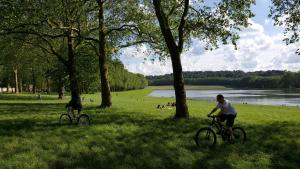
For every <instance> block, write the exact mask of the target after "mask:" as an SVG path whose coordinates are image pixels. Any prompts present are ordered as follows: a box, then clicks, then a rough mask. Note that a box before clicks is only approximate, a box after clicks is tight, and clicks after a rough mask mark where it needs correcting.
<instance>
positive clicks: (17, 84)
mask: <svg viewBox="0 0 300 169" xmlns="http://www.w3.org/2000/svg"><path fill="white" fill-rule="evenodd" d="M14 73H15V93H16V94H18V93H19V82H18V69H17V68H16V69H14Z"/></svg>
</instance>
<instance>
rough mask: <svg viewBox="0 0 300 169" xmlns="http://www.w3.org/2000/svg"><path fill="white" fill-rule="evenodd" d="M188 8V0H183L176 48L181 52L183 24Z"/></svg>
mask: <svg viewBox="0 0 300 169" xmlns="http://www.w3.org/2000/svg"><path fill="white" fill-rule="evenodd" d="M188 10H189V0H184V10H183V14H182V16H181V20H180V24H179V27H178V48H179V51H180V52H182V49H183V43H184V26H185V19H186V16H187V14H188Z"/></svg>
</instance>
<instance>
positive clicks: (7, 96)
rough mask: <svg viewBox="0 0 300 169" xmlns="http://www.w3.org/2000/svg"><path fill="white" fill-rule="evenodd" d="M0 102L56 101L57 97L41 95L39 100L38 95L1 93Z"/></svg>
mask: <svg viewBox="0 0 300 169" xmlns="http://www.w3.org/2000/svg"><path fill="white" fill-rule="evenodd" d="M0 100H26V101H28V100H30V101H33V100H37V101H38V100H58V96H56V95H41V98H39V95H38V94H36V95H22V94H20V95H17V94H8V93H5V94H3V93H1V94H0Z"/></svg>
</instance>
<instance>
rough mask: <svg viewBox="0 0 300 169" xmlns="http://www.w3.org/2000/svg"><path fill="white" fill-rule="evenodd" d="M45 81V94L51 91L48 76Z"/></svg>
mask: <svg viewBox="0 0 300 169" xmlns="http://www.w3.org/2000/svg"><path fill="white" fill-rule="evenodd" d="M46 83H47V94H50V93H51V88H50V82H49V79H48V78H46Z"/></svg>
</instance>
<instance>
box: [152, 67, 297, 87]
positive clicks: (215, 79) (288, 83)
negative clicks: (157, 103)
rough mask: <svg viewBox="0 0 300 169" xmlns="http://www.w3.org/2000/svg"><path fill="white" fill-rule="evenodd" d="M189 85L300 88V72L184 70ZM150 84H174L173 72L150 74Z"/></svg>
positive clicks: (186, 82)
mask: <svg viewBox="0 0 300 169" xmlns="http://www.w3.org/2000/svg"><path fill="white" fill-rule="evenodd" d="M184 77H185V84H187V85H222V86H229V87H242V88H300V83H299V77H300V72H298V73H296V72H286V71H279V70H270V71H256V72H247V73H245V72H243V71H216V72H214V71H205V72H184ZM147 79H148V80H149V85H150V86H151V85H154V86H156V85H172V83H173V76H172V74H167V75H162V76H148V77H147Z"/></svg>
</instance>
